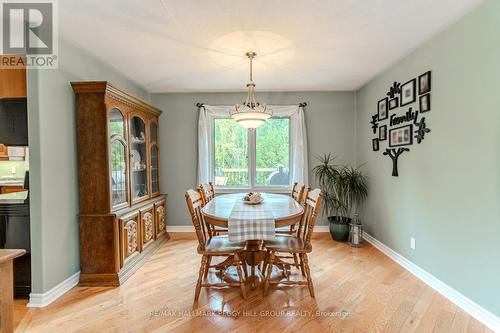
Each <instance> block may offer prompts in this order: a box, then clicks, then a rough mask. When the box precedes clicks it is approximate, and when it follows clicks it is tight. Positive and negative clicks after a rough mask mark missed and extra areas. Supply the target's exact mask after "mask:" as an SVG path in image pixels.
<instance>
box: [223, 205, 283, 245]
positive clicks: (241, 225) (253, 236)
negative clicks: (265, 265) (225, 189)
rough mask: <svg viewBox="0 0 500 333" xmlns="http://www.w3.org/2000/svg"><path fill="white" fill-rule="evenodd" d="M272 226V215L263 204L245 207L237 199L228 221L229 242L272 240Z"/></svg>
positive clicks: (273, 232)
mask: <svg viewBox="0 0 500 333" xmlns="http://www.w3.org/2000/svg"><path fill="white" fill-rule="evenodd" d="M274 226H275V225H274V216H273V213H272V212H271V211H270V210H268V209H266V208H265V207H264V205H263V204H259V205H247V204H245V203H244V202H243V200H241V199H237V200H236V202H235V203H234V207H233V210H232V211H231V214H230V215H229V219H228V234H229V241H230V242H241V241H246V240H260V239H263V240H273V239H275V227H274Z"/></svg>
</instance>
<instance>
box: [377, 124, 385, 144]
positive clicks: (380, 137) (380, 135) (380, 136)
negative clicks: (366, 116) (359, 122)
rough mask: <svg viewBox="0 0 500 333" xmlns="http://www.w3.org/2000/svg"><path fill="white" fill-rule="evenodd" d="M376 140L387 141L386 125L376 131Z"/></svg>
mask: <svg viewBox="0 0 500 333" xmlns="http://www.w3.org/2000/svg"><path fill="white" fill-rule="evenodd" d="M378 140H379V141H385V140H387V125H384V126H380V128H379V129H378Z"/></svg>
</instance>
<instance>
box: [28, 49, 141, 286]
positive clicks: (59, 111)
mask: <svg viewBox="0 0 500 333" xmlns="http://www.w3.org/2000/svg"><path fill="white" fill-rule="evenodd" d="M77 80H108V81H111V82H113V83H114V84H115V85H117V86H118V87H120V88H123V89H124V90H126V91H128V92H130V93H131V94H134V95H136V96H138V97H140V98H145V99H148V98H149V96H148V94H147V92H146V91H144V90H143V89H141V88H140V87H139V86H137V85H136V84H134V83H132V81H130V80H129V79H127V78H125V77H124V76H122V75H121V74H119V73H117V72H116V71H115V70H114V69H113V68H111V67H109V66H106V65H104V64H103V63H101V62H100V61H98V60H97V59H96V58H94V57H93V56H92V55H90V54H88V53H85V52H83V51H81V50H80V49H78V48H76V47H74V46H73V45H71V44H69V43H68V42H67V41H65V40H60V41H59V69H54V70H29V72H28V128H29V146H30V200H31V208H30V209H31V245H32V278H33V283H32V285H33V291H32V292H33V293H43V292H46V291H47V290H49V289H51V288H52V287H54V286H55V285H57V284H59V283H61V282H62V281H64V280H65V279H66V278H68V277H69V276H71V275H73V274H74V273H76V272H78V271H79V269H80V259H79V242H78V220H77V214H78V173H77V151H76V123H75V102H74V101H75V98H74V94H73V91H72V89H71V86H70V81H77Z"/></svg>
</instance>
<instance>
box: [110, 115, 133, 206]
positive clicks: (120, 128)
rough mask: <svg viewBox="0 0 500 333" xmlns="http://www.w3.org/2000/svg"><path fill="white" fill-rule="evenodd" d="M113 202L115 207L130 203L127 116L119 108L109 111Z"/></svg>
mask: <svg viewBox="0 0 500 333" xmlns="http://www.w3.org/2000/svg"><path fill="white" fill-rule="evenodd" d="M108 126H109V128H108V132H109V138H110V140H109V142H110V164H111V165H110V169H111V170H110V171H111V203H112V206H113V208H115V209H116V208H118V207H121V206H126V205H128V195H127V193H128V182H127V142H126V140H125V118H124V116H123V114H122V113H121V112H120V110H118V109H116V108H115V109H112V110H111V112H110V113H109V124H108Z"/></svg>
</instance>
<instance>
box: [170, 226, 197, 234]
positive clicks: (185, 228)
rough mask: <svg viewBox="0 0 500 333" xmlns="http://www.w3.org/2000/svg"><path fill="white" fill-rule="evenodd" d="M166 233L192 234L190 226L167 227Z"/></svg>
mask: <svg viewBox="0 0 500 333" xmlns="http://www.w3.org/2000/svg"><path fill="white" fill-rule="evenodd" d="M167 232H194V227H193V226H192V225H167Z"/></svg>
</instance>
